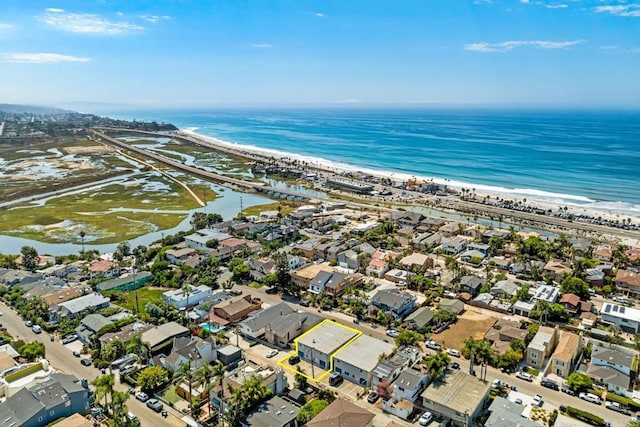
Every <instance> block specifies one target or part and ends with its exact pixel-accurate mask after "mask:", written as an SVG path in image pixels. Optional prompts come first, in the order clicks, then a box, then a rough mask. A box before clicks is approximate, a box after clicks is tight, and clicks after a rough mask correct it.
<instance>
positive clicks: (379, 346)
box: [333, 334, 394, 387]
mask: <svg viewBox="0 0 640 427" xmlns="http://www.w3.org/2000/svg"><path fill="white" fill-rule="evenodd" d="M393 349H394V344H391V343H388V342H384V341H382V340H379V339H377V338H373V337H370V336H368V335H364V334H363V335H360V336H358V337H357V338H356V339H354V340H352V341H350V342H349V344H348V345H346V346H345V347H343V348H341V349H340V350H339V351H337V352H336V353H335V354H334V356H333V371H334V372H337V373H339V374H340V375H342V377H343V378H344V379H345V380H348V381H351V382H352V383H354V384H357V385H360V386H363V387H369V386H370V385H371V380H372V378H373V372H374V370H375V368H376V366H377V364H378V360H379V358H380V356H382V355H386V354H391V353H392V352H393Z"/></svg>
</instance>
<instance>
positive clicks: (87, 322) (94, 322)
mask: <svg viewBox="0 0 640 427" xmlns="http://www.w3.org/2000/svg"><path fill="white" fill-rule="evenodd" d="M80 323H82V324H83V325H84V326H86V327H87V328H89V329H91V330H92V331H93V332H98V331H99V330H100V329H102V328H104V327H105V326H108V325H110V324H112V323H113V322H112V321H111V320H109V319H107V318H106V317H104V316H103V315H102V314H87V315H86V316H84V318H83V319H82V321H81V322H80Z"/></svg>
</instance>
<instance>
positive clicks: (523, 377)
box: [516, 371, 533, 382]
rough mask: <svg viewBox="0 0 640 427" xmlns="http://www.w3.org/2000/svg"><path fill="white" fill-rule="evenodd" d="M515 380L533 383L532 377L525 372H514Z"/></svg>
mask: <svg viewBox="0 0 640 427" xmlns="http://www.w3.org/2000/svg"><path fill="white" fill-rule="evenodd" d="M516 378H520V379H521V380H525V381H529V382H531V381H533V376H531V374H529V373H527V372H522V371H518V372H516Z"/></svg>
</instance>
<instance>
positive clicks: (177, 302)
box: [162, 285, 213, 308]
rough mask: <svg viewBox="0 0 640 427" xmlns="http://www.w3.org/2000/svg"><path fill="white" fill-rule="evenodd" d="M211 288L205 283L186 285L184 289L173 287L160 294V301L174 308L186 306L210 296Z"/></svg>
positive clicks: (196, 303)
mask: <svg viewBox="0 0 640 427" xmlns="http://www.w3.org/2000/svg"><path fill="white" fill-rule="evenodd" d="M212 292H213V291H212V289H211V288H210V287H209V286H206V285H200V286H193V285H186V289H173V290H170V291H166V292H164V293H163V294H162V301H164V302H165V303H166V304H169V305H172V306H174V307H176V308H188V307H193V306H194V305H198V303H199V302H200V301H202V300H203V299H205V298H208V297H210V296H211V293H212Z"/></svg>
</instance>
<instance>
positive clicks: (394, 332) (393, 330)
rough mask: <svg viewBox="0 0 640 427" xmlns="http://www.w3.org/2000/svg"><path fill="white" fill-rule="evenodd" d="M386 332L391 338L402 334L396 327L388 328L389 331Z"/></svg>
mask: <svg viewBox="0 0 640 427" xmlns="http://www.w3.org/2000/svg"><path fill="white" fill-rule="evenodd" d="M385 333H386V334H387V336H389V337H391V338H395V337H397V336H398V335H400V332H398V331H396V330H395V329H387V331H386V332H385Z"/></svg>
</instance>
